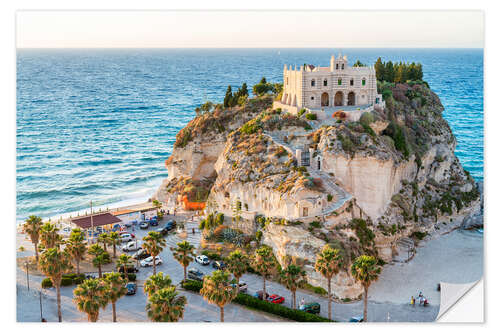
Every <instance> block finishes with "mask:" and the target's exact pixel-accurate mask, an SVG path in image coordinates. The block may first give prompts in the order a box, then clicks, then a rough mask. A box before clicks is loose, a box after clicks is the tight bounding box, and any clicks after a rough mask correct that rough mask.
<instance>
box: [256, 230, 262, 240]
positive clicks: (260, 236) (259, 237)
mask: <svg viewBox="0 0 500 333" xmlns="http://www.w3.org/2000/svg"><path fill="white" fill-rule="evenodd" d="M255 239H256V240H257V242H259V243H260V240H261V239H262V231H261V230H257V232H256V233H255Z"/></svg>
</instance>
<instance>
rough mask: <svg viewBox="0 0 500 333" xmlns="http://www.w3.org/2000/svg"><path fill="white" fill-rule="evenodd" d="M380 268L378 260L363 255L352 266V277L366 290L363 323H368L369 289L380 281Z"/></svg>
mask: <svg viewBox="0 0 500 333" xmlns="http://www.w3.org/2000/svg"><path fill="white" fill-rule="evenodd" d="M379 274H380V267H379V266H378V265H377V259H375V257H373V256H367V255H361V256H359V257H357V258H356V260H354V262H353V263H352V265H351V275H352V276H353V277H354V278H355V279H356V280H357V281H359V282H360V283H361V285H362V286H363V288H364V298H363V303H364V310H363V321H364V322H366V321H367V318H366V313H367V310H368V288H369V287H370V285H371V284H372V282H374V281H376V280H377V279H378V276H379Z"/></svg>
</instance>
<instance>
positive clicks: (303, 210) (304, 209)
mask: <svg viewBox="0 0 500 333" xmlns="http://www.w3.org/2000/svg"><path fill="white" fill-rule="evenodd" d="M307 215H309V209H307V207H302V216H303V217H305V216H307Z"/></svg>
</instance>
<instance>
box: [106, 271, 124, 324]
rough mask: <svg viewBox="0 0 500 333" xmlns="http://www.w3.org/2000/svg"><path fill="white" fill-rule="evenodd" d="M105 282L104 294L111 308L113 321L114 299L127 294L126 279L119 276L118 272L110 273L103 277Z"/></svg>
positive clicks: (114, 314)
mask: <svg viewBox="0 0 500 333" xmlns="http://www.w3.org/2000/svg"><path fill="white" fill-rule="evenodd" d="M104 281H106V283H107V290H106V296H107V297H108V299H109V301H110V302H111V306H112V308H113V322H116V301H118V300H119V299H120V298H121V297H122V296H125V295H126V294H127V288H126V287H125V285H126V284H127V280H125V279H124V278H122V277H121V275H120V273H110V274H108V275H106V278H105V279H104Z"/></svg>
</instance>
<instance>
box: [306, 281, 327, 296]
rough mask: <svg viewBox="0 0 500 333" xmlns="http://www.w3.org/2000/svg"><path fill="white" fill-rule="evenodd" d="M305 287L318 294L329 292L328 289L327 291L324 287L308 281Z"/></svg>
mask: <svg viewBox="0 0 500 333" xmlns="http://www.w3.org/2000/svg"><path fill="white" fill-rule="evenodd" d="M304 287H305V289H307V290H310V291H312V292H313V293H316V294H318V295H326V294H328V291H326V290H325V289H324V288H321V287H316V286H313V285H311V284H309V283H306V284H305V286H304Z"/></svg>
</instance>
